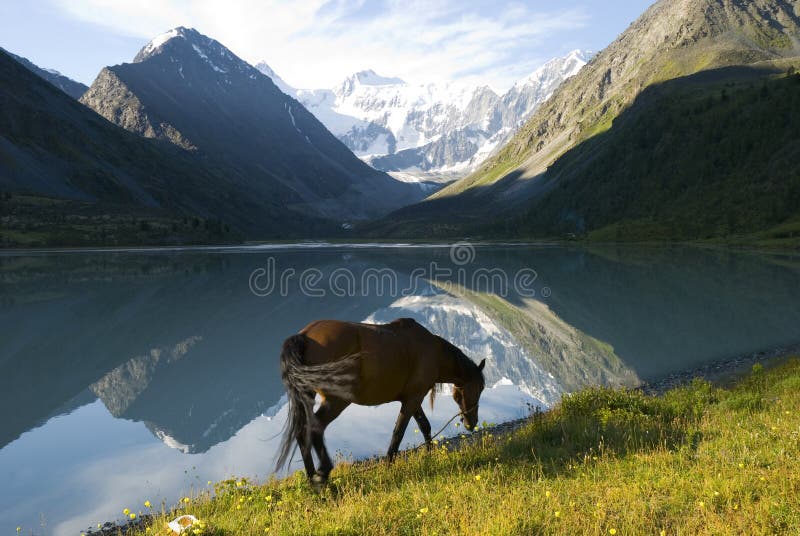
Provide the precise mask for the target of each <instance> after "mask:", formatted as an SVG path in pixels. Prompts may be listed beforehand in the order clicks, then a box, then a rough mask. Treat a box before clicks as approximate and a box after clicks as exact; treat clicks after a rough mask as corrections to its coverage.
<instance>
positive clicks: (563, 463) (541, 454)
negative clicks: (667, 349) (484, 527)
mask: <svg viewBox="0 0 800 536" xmlns="http://www.w3.org/2000/svg"><path fill="white" fill-rule="evenodd" d="M716 399H717V397H716V394H715V389H714V388H713V387H712V386H711V385H710V384H709V383H707V382H703V381H695V382H694V383H692V384H691V385H689V386H687V387H683V388H679V389H676V390H673V391H670V392H668V393H666V394H665V395H664V396H663V397H654V396H648V395H645V394H643V393H642V392H640V391H631V390H612V389H605V388H596V389H589V390H586V391H582V392H580V393H576V394H573V395H569V396H566V397H564V399H563V400H562V402H561V404H559V405H558V406H557V407H556V408H555V409H553V410H552V411H550V412H547V413H541V412H540V413H535V414H534V415H533V416H532V417H531V421H532V422H531V424H530V425H529V426H527V427H525V428H523V429H522V430H521V431H519V432H518V433H517V434H515V435H514V436H512V437H511V440H510V441H509V442H508V443H507V444H505V445H503V447H502V453H503V455H504V456H505V457H507V458H510V459H529V460H531V461H536V462H538V463H539V464H540V465H541V469H542V471H543V472H544V473H545V474H553V473H559V472H562V471H563V470H565V469H566V468H568V466H569V465H571V464H572V462H574V461H575V460H576V459H577V458H581V457H584V456H599V455H604V456H608V455H613V456H626V455H628V454H631V453H637V452H645V451H651V450H654V449H660V448H665V449H669V450H675V449H680V448H688V449H690V450H696V449H697V447H698V445H699V443H700V442H701V441H702V439H703V437H702V436H701V434H700V432H699V431H697V430H696V424H697V422H698V421H699V419H700V417H701V416H702V414H703V412H704V410H705V408H707V407H708V406H709V405H710V404H712V403H714V402H715V401H716Z"/></svg>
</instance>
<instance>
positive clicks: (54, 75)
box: [0, 47, 89, 100]
mask: <svg viewBox="0 0 800 536" xmlns="http://www.w3.org/2000/svg"><path fill="white" fill-rule="evenodd" d="M0 51H2V52H5V53H6V54H8V55H9V56H11V57H12V58H13V59H15V60H16V61H17V62H19V63H21V64H22V65H23V66H24V67H25V68H27V69H28V70H29V71H31V72H33V73H34V74H37V75H39V76H40V77H41V78H43V79H45V80H47V81H48V82H50V83H51V84H53V85H54V86H56V87H57V88H58V89H60V90H61V91H63V92H64V93H66V94H67V95H69V96H70V97H72V98H73V99H75V100H78V99H80V98H81V95H83V94H84V93H85V92H86V90H87V89H89V86H87V85H85V84H82V83H80V82H78V81H76V80H73V79H72V78H69V77H68V76H65V75H63V74H61V73H60V72H58V71H56V70H55V69H45V68H43V67H39V66H38V65H36V64H35V63H33V62H32V61H30V60H29V59H28V58H23V57H22V56H18V55H17V54H14V53H13V52H10V51H8V50H6V49H4V48H2V47H0Z"/></svg>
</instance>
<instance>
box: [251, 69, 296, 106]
mask: <svg viewBox="0 0 800 536" xmlns="http://www.w3.org/2000/svg"><path fill="white" fill-rule="evenodd" d="M255 68H256V69H258V71H259V72H260V73H261V74H264V75H266V76H267V77H269V78H270V79H271V80H272V82H273V83H274V84H275V85H276V86H278V89H280V90H281V91H283V92H284V93H286V94H287V95H291V96H292V97H296V96H297V90H296V89H295V88H293V87H292V86H290V85H289V84H287V83H286V81H285V80H284V79H283V78H281V77H280V76H279V75H278V73H276V72H275V70H274V69H273V68H272V67H270V66H269V65H268V64H267V62H266V61H263V60H262V61H260V62H258V63H257V64H256V65H255Z"/></svg>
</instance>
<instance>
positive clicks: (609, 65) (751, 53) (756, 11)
mask: <svg viewBox="0 0 800 536" xmlns="http://www.w3.org/2000/svg"><path fill="white" fill-rule="evenodd" d="M799 9H800V6H798V2H783V1H773V0H757V1H754V2H748V3H742V2H737V1H734V0H703V1H701V2H692V1H689V0H660V1H659V2H657V3H656V4H654V5H653V6H652V7H651V8H649V9H648V10H647V11H646V12H645V13H644V14H643V15H642V16H641V17H640V18H639V19H638V20H637V21H636V22H634V23H633V24H632V25H631V26H630V27H629V28H628V29H627V30H626V31H625V32H623V33H622V34H621V35H620V36H619V37H618V38H617V39H616V40H615V41H614V42H613V43H612V44H611V45H609V46H608V47H607V48H606V49H604V50H603V51H601V52H600V53H598V54H597V55H596V56H595V57H594V58H593V59H592V60H591V61H590V62H589V63H588V64H587V66H586V67H584V68H583V69H582V70H581V71H580V72H579V73H578V74H577V75H576V76H574V77H572V78H570V79H569V80H567V81H566V82H565V83H564V84H563V85H561V87H560V88H559V89H558V90H556V92H555V93H554V95H553V97H552V98H551V99H549V100H548V101H547V102H546V103H545V104H544V105H543V106H542V107H540V108H539V109H538V110H537V111H536V112H535V113H534V114H533V116H532V117H531V119H530V120H529V121H528V122H527V123H526V124H525V125H524V126H523V127H522V128H521V129H520V131H519V132H518V133H517V135H516V136H515V137H514V138H513V139H512V140H511V141H510V142H509V143H508V144H507V145H506V146H505V147H504V148H503V149H502V150H501V151H499V152H498V153H496V154H495V155H493V156H492V157H491V158H489V159H488V160H487V161H486V162H484V164H483V165H482V166H481V167H480V168H479V169H478V170H477V171H476V172H474V173H473V174H471V175H469V176H467V177H465V178H464V179H462V180H460V181H458V182H456V183H454V184H452V185H450V186H448V187H446V188H444V189H442V190H440V191H439V192H436V193H435V194H433V195H432V196H431V197H430V198H428V199H427V200H426V201H425V202H423V203H421V204H418V205H413V206H410V207H405V208H403V209H400V210H399V211H397V212H396V213H394V214H392V215H390V216H389V217H387V218H386V219H384V225H383V226H381V228H382V229H387V230H389V231H388V232H390V233H400V234H405V233H416V232H419V231H418V229H420V228H421V227H422V226H423V225H425V226H428V227H429V228H436V229H439V231H437V232H445V233H456V234H461V233H464V232H468V233H469V232H476V230H478V229H480V228H489V227H493V226H494V227H495V228H500V227H502V225H501V224H500V221H501V220H506V221H508V222H514V221H518V217H521V215H522V214H529V213H532V212H536V211H543V212H546V211H545V210H544V207H546V204H547V202H548V201H547V200H548V199H549V198H548V196H549V195H550V194H551V193H552V192H555V191H557V190H559V189H561V190H564V191H566V192H570V191H572V189H573V188H576V187H577V184H578V183H577V182H575V181H577V180H579V179H580V176H578V175H575V173H573V174H571V175H565V174H564V173H563V172H562V173H560V174H558V176H557V175H556V174H554V173H552V172H551V168H552V167H553V166H554V165H555V164H557V163H558V162H559V161H560V159H561V158H562V157H563V156H564V155H565V154H566V153H568V152H569V151H575V150H576V148H577V149H580V147H582V146H583V145H584V144H587V143H588V142H590V141H591V140H592V139H594V138H596V137H597V136H599V135H601V134H604V133H607V132H609V131H612V130H614V128H615V127H616V130H614V133H615V134H616V133H617V132H620V131H621V130H620V129H623V128H624V125H617V124H616V120H617V118H618V117H619V116H620V115H621V114H622V113H623V112H624V111H625V110H627V109H628V108H629V107H630V106H632V104H633V103H634V102H635V100H636V98H637V97H638V96H639V95H640V94H641V93H642V92H643V91H644V90H645V89H646V88H648V87H652V86H654V85H658V84H660V83H663V82H666V81H670V80H676V79H679V78H681V77H684V76H688V75H693V74H695V73H699V72H706V71H711V70H713V69H718V68H724V67H728V66H739V65H742V66H747V65H756V64H759V62H767V63H769V62H773V63H774V64H775V65H773V67H772V70H773V72H774V71H775V70H776V69H777V68H778V67H780V66H781V65H783V63H782V62H785V61H787V60H785V59H786V58H792V57H796V56H797V55H798V54H800V46H799V44H800V31H799V30H798V28H800V26H798V21H800V16H799V15H798V10H799ZM775 62H777V63H775ZM782 68H786V67H785V66H784V67H782ZM709 87H710V86H709ZM715 91H719V88H717V89H716V90H715ZM653 113H656V112H653ZM654 117H657V116H654ZM591 146H592V147H594V148H595V149H594V150H600V149H601V147H602V146H601V145H598V144H593V145H591ZM587 147H588V145H587ZM581 154H583V155H584V157H585V158H587V159H590V158H593V156H591V153H590V152H589V151H588V149H587V150H586V151H582V152H581ZM570 161H571V162H573V164H574V163H576V162H577V161H576V160H575V159H574V158H573V159H571V160H570ZM584 167H585V166H584ZM573 168H574V166H573ZM609 172H612V170H609ZM576 173H577V172H576ZM651 173H658V170H655V171H651ZM568 177H570V178H568ZM598 180H601V179H598ZM608 180H610V179H608ZM637 180H638V179H637ZM635 184H636V183H634V184H633V185H631V186H632V187H635ZM720 186H721V187H722V188H723V189H724V188H725V183H724V182H722V183H721V184H720ZM721 194H722V192H720V195H721ZM619 195H621V196H624V195H625V192H619ZM706 201H707V202H709V203H711V202H712V201H713V198H710V199H707V200H706ZM597 202H598V201H594V202H592V201H589V203H590V207H587V208H586V210H589V209H594V208H596V207H594V206H593V205H592V203H597ZM572 210H573V212H572V213H562V214H557V215H553V214H552V212H551V216H553V218H557V219H558V220H559V221H560V222H562V223H563V221H564V220H565V219H570V218H576V217H577V218H578V219H577V220H575V221H580V218H581V216H580V215H581V214H583V213H584V212H585V210H584V209H583V208H577V209H575V208H574V207H573V209H572ZM498 213H499V214H502V216H500V217H498V216H497V214H498ZM539 221H540V223H542V222H541V220H539ZM488 222H491V223H488ZM550 223H552V225H543V226H539V227H536V228H528V229H526V230H525V232H526V233H532V234H533V236H550V235H548V233H549V232H552V231H553V229H554V228H560V229H561V230H562V231H563V230H564V229H565V227H567V228H568V227H569V226H565V225H556V224H557V223H558V222H556V221H553V222H550ZM415 229H416V230H415ZM548 229H549V230H548ZM519 232H523V230H522V228H517V229H515V230H514V231H512V234H513V233H519ZM570 232H572V233H577V234H580V233H583V232H584V229H582V228H581V226H580V225H576V226H574V227H573V228H572V229H571V230H570Z"/></svg>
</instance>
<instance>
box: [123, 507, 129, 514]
mask: <svg viewBox="0 0 800 536" xmlns="http://www.w3.org/2000/svg"><path fill="white" fill-rule="evenodd" d="M122 513H123V514H125V515H128V514H130V513H131V511H130V510H128V509H127V508H126V509H125V510H123V511H122Z"/></svg>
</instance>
